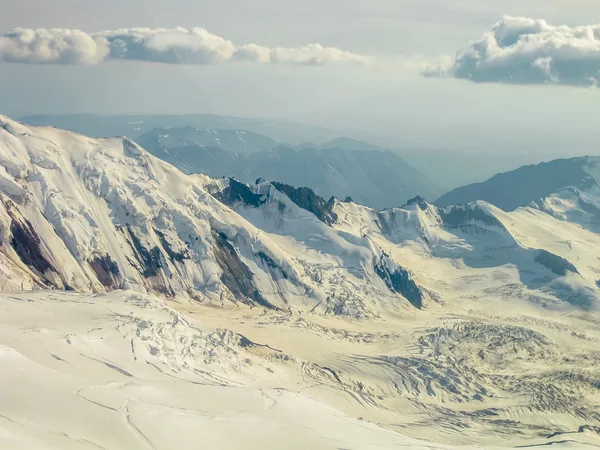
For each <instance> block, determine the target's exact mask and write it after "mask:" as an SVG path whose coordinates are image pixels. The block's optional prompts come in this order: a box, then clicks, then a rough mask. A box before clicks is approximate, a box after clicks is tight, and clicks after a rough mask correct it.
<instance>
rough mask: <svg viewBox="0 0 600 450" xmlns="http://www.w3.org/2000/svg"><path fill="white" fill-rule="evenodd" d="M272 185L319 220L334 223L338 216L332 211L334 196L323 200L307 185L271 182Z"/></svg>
mask: <svg viewBox="0 0 600 450" xmlns="http://www.w3.org/2000/svg"><path fill="white" fill-rule="evenodd" d="M273 186H274V187H275V188H276V189H277V190H278V191H280V192H282V193H284V194H285V195H287V196H288V197H289V199H290V200H291V201H292V202H294V203H295V204H296V205H297V206H298V207H300V208H302V209H305V210H306V211H309V212H311V213H313V214H314V215H315V216H316V217H317V219H319V220H320V221H321V222H323V223H325V224H327V225H329V226H331V225H333V224H334V223H336V221H337V219H338V216H337V214H336V213H335V212H334V211H333V206H334V205H335V197H331V198H330V199H329V201H325V199H324V198H323V197H319V196H318V195H317V194H315V193H314V192H313V190H312V189H310V188H307V187H301V188H295V187H293V186H289V185H287V184H283V183H276V182H275V183H273Z"/></svg>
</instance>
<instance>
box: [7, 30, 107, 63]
mask: <svg viewBox="0 0 600 450" xmlns="http://www.w3.org/2000/svg"><path fill="white" fill-rule="evenodd" d="M108 54H109V49H108V43H107V42H106V40H105V39H103V38H99V37H93V36H90V35H89V34H87V33H84V32H83V31H79V30H66V29H61V28H55V29H52V30H45V29H39V30H31V29H26V28H16V29H14V30H13V31H11V32H9V33H6V34H3V35H0V60H4V61H6V62H20V63H31V64H96V63H98V62H100V61H102V60H103V59H104V58H106V57H107V55H108Z"/></svg>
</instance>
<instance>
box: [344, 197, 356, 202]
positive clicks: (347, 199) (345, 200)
mask: <svg viewBox="0 0 600 450" xmlns="http://www.w3.org/2000/svg"><path fill="white" fill-rule="evenodd" d="M353 201H354V200H352V197H350V196H348V197H346V198H345V199H344V203H352V202H353Z"/></svg>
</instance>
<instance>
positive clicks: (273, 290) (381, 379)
mask: <svg viewBox="0 0 600 450" xmlns="http://www.w3.org/2000/svg"><path fill="white" fill-rule="evenodd" d="M592 169H593V165H592V164H588V165H586V166H585V170H586V174H587V175H588V176H589V177H590V179H593V180H594V181H595V180H598V179H600V174H598V173H597V172H595V171H594V170H592ZM598 199H600V192H599V191H598V188H597V187H596V185H595V183H592V182H591V181H590V182H589V183H586V184H585V185H583V186H578V187H576V186H570V187H569V188H567V189H563V190H560V191H558V192H554V193H550V194H549V195H547V196H546V197H545V198H544V199H542V200H541V201H539V202H537V203H536V204H532V205H531V206H526V207H520V208H517V209H515V210H513V211H503V210H502V209H500V208H498V207H496V206H493V205H492V204H490V203H487V202H485V201H476V202H472V203H469V204H466V205H459V206H455V205H449V206H445V207H436V206H434V205H432V204H430V203H428V202H426V201H425V200H424V199H423V198H421V197H415V198H413V199H411V200H410V201H408V202H407V204H406V205H404V206H403V207H401V208H390V209H387V210H376V209H372V208H368V207H365V206H361V205H359V204H357V203H355V202H353V201H349V200H348V201H345V202H344V201H339V200H337V199H330V200H328V199H326V198H322V197H320V196H319V195H317V194H315V192H313V191H312V190H311V189H308V188H297V187H294V186H291V185H288V184H283V183H276V182H268V181H263V180H257V181H256V182H255V183H251V184H245V183H242V182H240V181H238V180H235V179H231V178H221V179H215V178H211V177H209V176H206V175H200V174H196V175H186V174H184V173H183V172H181V171H179V170H178V169H176V168H175V167H173V166H171V165H169V164H168V163H166V162H164V161H161V160H159V159H158V158H155V157H154V156H152V155H150V154H149V153H147V152H146V151H145V150H144V149H142V148H141V147H140V146H139V145H137V144H135V143H134V142H133V141H131V140H130V139H127V138H109V139H92V138H88V137H85V136H81V135H76V134H73V133H71V132H66V131H61V130H57V129H54V128H36V127H30V126H25V125H22V124H20V123H18V122H15V121H12V120H10V119H9V118H6V117H3V116H0V289H1V291H2V293H0V325H1V326H0V357H1V358H2V361H3V370H2V371H0V385H2V386H11V387H12V388H11V389H0V404H2V417H1V418H0V431H2V432H1V433H0V444H2V443H3V439H4V442H9V443H10V444H8V445H9V446H8V447H7V448H11V447H10V445H12V446H13V447H15V448H47V447H50V448H86V449H87V448H98V446H100V447H103V448H161V449H162V448H175V447H180V448H186V447H189V446H190V445H193V444H192V443H193V442H194V440H195V439H198V436H203V437H204V438H206V439H209V442H210V443H212V444H213V445H214V448H227V449H229V448H239V446H240V445H242V444H241V442H243V440H241V439H242V438H240V436H241V435H240V433H242V435H243V436H248V437H249V436H252V444H251V445H250V444H249V445H248V448H264V445H265V443H266V442H267V441H269V439H271V440H270V441H269V442H271V444H273V442H275V443H277V445H278V446H282V447H283V446H286V444H289V443H290V441H289V439H298V442H296V444H297V445H296V444H294V445H295V447H294V446H291V447H290V448H328V449H329V448H346V447H347V448H350V447H351V444H352V442H353V441H356V442H358V444H356V445H358V446H360V447H361V448H376V445H379V446H380V447H384V448H385V447H391V446H398V445H408V446H409V447H408V448H419V449H420V448H452V447H448V446H440V445H437V444H435V445H434V444H431V443H423V442H422V441H414V440H411V439H409V438H404V435H408V436H410V437H411V438H425V439H428V440H432V441H435V442H438V443H442V444H473V445H474V447H473V448H492V447H493V446H494V445H497V446H504V447H514V446H523V445H532V446H534V445H550V444H556V445H559V444H560V443H565V442H567V444H565V448H583V447H577V446H575V444H572V445H571V444H568V442H571V441H577V442H581V443H582V444H581V445H583V443H587V444H588V445H597V444H598V442H599V441H598V439H597V436H596V434H597V433H596V430H598V429H600V415H599V414H598V410H599V409H598V404H600V394H599V391H598V386H599V385H600V384H599V382H600V381H599V380H600V356H599V355H598V342H600V327H599V325H598V324H600V319H599V316H598V306H599V299H600V287H599V286H600V284H599V283H598V281H599V278H600V260H599V259H598V257H597V255H599V254H600V235H599V234H597V230H596V228H595V222H594V220H595V219H594V218H595V217H596V216H595V214H596V213H595V211H596V210H595V209H593V208H592V206H594V205H598V203H599V202H598ZM584 204H585V205H587V206H583V205H584ZM594 207H595V206H594ZM32 290H33V291H37V292H29V291H32ZM15 291H17V292H15ZM65 291H76V292H65ZM217 306H218V307H217ZM42 397H43V398H44V401H43V402H40V401H39V399H40V398H42ZM230 405H231V406H230ZM290 411H292V412H294V413H292V412H290ZM313 414H314V416H313ZM300 416H302V418H300ZM6 417H8V419H5V418H6ZM294 417H295V419H293V418H294ZM359 418H361V419H362V420H359ZM374 424H379V425H378V426H376V425H374ZM172 427H175V428H172ZM239 427H242V428H239ZM168 429H175V430H176V431H177V432H176V433H173V432H171V433H169V432H167V431H166V430H168ZM103 430H111V432H110V433H107V432H104V431H103ZM113 430H114V432H113ZM240 430H242V431H240ZM265 436H268V439H267V438H265ZM286 436H288V439H287V440H286ZM332 436H335V438H334V439H333V440H332ZM265 439H266V440H265ZM226 441H227V442H226ZM15 442H16V443H18V444H19V445H13V444H14V443H15ZM40 443H42V444H40ZM44 443H45V444H44ZM34 444H35V445H34ZM44 445H46V447H44ZM411 446H412V447H411Z"/></svg>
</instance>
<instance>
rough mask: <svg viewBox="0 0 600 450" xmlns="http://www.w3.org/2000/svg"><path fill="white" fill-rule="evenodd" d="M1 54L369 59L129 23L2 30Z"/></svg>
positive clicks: (48, 58) (310, 61)
mask: <svg viewBox="0 0 600 450" xmlns="http://www.w3.org/2000/svg"><path fill="white" fill-rule="evenodd" d="M0 60H3V61H5V62H11V63H29V64H88V65H89V64H98V63H100V62H102V61H105V60H133V61H151V62H159V63H166V64H219V63H223V62H227V61H251V62H256V63H263V64H268V63H271V64H292V65H325V64H329V63H347V64H366V63H368V62H369V58H367V57H365V56H362V55H357V54H355V53H351V52H348V51H344V50H341V49H338V48H334V47H324V46H322V45H320V44H310V45H306V46H303V47H297V48H281V47H277V48H269V47H264V46H260V45H256V44H244V45H240V46H238V45H236V44H234V43H233V42H232V41H230V40H227V39H225V38H223V37H221V36H217V35H216V34H213V33H210V32H209V31H207V30H205V29H204V28H192V29H187V28H181V27H178V28H171V29H167V28H127V29H120V30H112V31H101V32H99V33H91V34H89V33H86V32H83V31H80V30H69V29H59V28H55V29H48V30H47V29H37V30H33V29H27V28H16V29H15V30H13V31H11V32H9V33H6V34H2V35H0Z"/></svg>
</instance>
